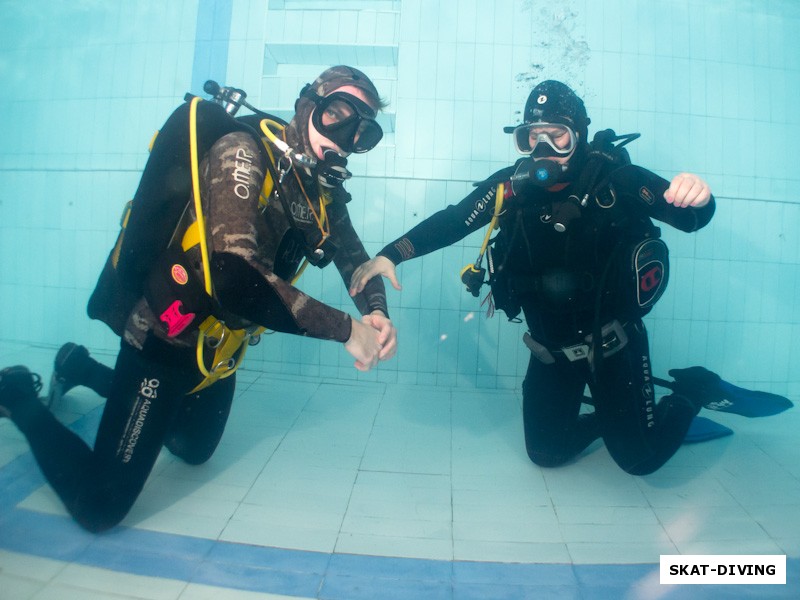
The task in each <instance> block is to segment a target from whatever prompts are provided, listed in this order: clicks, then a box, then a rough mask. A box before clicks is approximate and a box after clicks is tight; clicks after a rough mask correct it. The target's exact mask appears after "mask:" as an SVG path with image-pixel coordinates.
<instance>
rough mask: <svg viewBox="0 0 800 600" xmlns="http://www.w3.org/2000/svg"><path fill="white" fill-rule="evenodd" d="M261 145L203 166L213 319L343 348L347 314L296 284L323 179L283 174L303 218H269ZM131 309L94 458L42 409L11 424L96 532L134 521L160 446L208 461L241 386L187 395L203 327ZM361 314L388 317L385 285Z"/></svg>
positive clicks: (352, 260) (337, 212) (348, 262)
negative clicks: (176, 324)
mask: <svg viewBox="0 0 800 600" xmlns="http://www.w3.org/2000/svg"><path fill="white" fill-rule="evenodd" d="M259 143H260V142H259V141H257V139H256V138H255V137H254V136H252V135H250V134H248V133H243V132H236V133H230V134H228V135H225V136H224V137H222V138H220V140H219V141H217V142H216V143H215V144H214V145H213V146H212V148H211V150H210V151H209V152H208V154H207V156H205V157H204V158H203V161H202V163H201V188H202V194H201V195H202V197H203V203H204V213H205V217H206V228H207V231H208V238H209V243H208V245H209V254H210V262H211V265H212V269H211V271H212V273H211V277H212V281H213V283H214V289H215V293H216V296H217V298H216V308H215V313H219V314H215V316H217V317H218V318H221V319H223V320H225V322H226V323H227V324H228V325H229V326H231V327H233V328H239V327H244V326H246V325H249V324H252V323H255V324H258V325H261V326H264V327H267V328H269V329H272V330H275V331H283V332H289V333H294V334H299V335H306V336H311V337H316V338H320V339H331V340H337V341H339V342H345V341H347V339H348V338H349V336H350V330H351V320H350V316H349V315H347V314H346V313H344V312H342V311H340V310H337V309H334V308H332V307H330V306H327V305H325V304H323V303H321V302H319V301H317V300H314V299H313V298H310V297H309V296H307V295H306V294H304V293H303V292H301V291H300V290H298V289H297V288H295V287H293V286H292V285H291V284H290V283H288V280H289V279H291V277H292V276H293V275H294V273H295V272H296V270H297V268H298V265H299V264H300V261H301V259H302V257H303V253H304V250H303V247H304V243H305V241H304V239H305V237H306V236H311V237H313V236H314V234H315V233H316V232H317V223H316V222H315V220H314V217H313V212H317V214H319V211H320V208H319V198H318V197H317V189H316V188H317V182H316V179H315V178H313V177H311V176H309V175H308V174H306V173H299V174H298V176H299V177H300V181H298V179H296V178H295V174H294V173H293V172H290V173H288V174H287V175H286V177H285V179H284V180H285V185H284V187H283V189H284V191H285V195H286V196H287V197H286V200H287V201H288V202H287V206H288V207H289V209H290V210H291V211H292V212H293V216H294V227H290V223H289V220H288V219H287V217H286V215H285V214H284V206H283V204H282V203H281V202H279V201H277V200H276V198H275V197H274V196H273V197H271V198H270V199H269V201H268V202H267V205H266V208H263V207H260V205H259V195H260V193H261V190H262V184H263V181H264V169H263V164H264V161H263V160H258V157H259V154H260V153H262V152H263V147H259ZM261 156H262V157H263V154H261ZM300 182H302V186H303V187H304V189H305V190H306V192H307V193H308V194H309V201H310V203H309V201H307V200H306V198H305V196H304V195H303V192H302V191H301V183H300ZM348 198H349V196H348V195H347V192H345V191H344V189H342V188H337V189H334V191H333V194H332V202H331V203H330V204H328V206H327V216H328V222H329V225H330V232H331V239H332V240H333V242H334V243H335V245H336V246H337V247H338V250H337V252H336V254H335V257H334V262H335V264H336V266H337V268H338V270H339V271H340V273H341V275H342V277H343V279H344V280H345V282H346V283H349V280H350V276H351V274H352V272H353V270H354V268H355V266H356V265H358V264H360V263H361V262H363V261H364V260H366V259H367V258H368V257H367V254H366V252H365V251H364V248H363V246H362V244H361V242H360V240H359V239H358V236H357V235H356V233H355V231H354V230H353V227H352V224H351V222H350V218H349V216H348V212H347V208H346V206H345V201H346V200H347V199H348ZM312 209H313V211H312ZM190 222H191V219H187V220H186V221H185V223H184V224H183V227H185V226H187V225H188V224H189V223H190ZM182 233H183V231H181V230H179V235H178V236H176V239H178V240H179V239H180V237H181V235H182ZM188 258H189V262H190V263H191V265H192V266H193V267H195V268H196V269H195V270H196V273H195V275H196V276H197V277H202V270H201V261H200V258H199V250H197V249H190V250H189V257H188ZM132 303H133V304H134V308H133V310H132V311H131V312H130V314H129V315H128V318H127V320H125V319H123V320H122V321H120V323H124V332H122V333H123V335H122V344H121V350H120V353H119V355H118V357H117V362H116V366H115V368H114V369H113V370H112V369H108V368H106V367H102V366H100V365H96V366H95V373H94V374H93V376H92V379H93V380H94V381H95V382H98V381H100V383H99V384H95V385H94V386H93V387H94V389H95V390H96V391H98V393H101V394H103V395H106V394H107V397H108V401H107V402H106V406H105V410H104V412H103V416H102V420H101V423H100V426H99V429H98V433H97V438H96V442H95V445H94V448H93V449H92V448H90V447H89V446H87V445H86V444H85V443H84V442H83V441H82V440H81V439H80V438H79V437H78V436H76V435H75V434H74V433H72V432H71V431H70V430H69V429H67V428H66V427H64V426H63V425H61V424H60V423H59V422H58V421H57V420H56V419H55V418H54V417H53V416H52V414H51V413H50V412H49V411H48V410H47V409H46V408H45V407H44V406H43V405H42V404H41V403H39V402H31V403H26V404H25V405H24V406H23V407H21V408H20V409H19V410H18V411H17V412H16V413H15V414H14V416H13V419H14V421H15V423H16V424H17V425H18V427H19V428H20V430H21V431H22V432H23V433H24V434H25V435H26V437H27V438H28V440H29V442H30V445H31V448H32V451H33V453H34V455H35V456H36V459H37V461H38V463H39V465H40V467H41V469H42V471H43V473H44V475H45V477H46V478H47V479H48V481H49V482H50V484H51V485H52V486H53V488H54V490H55V491H56V493H57V494H58V495H59V497H60V498H61V500H62V501H63V502H64V504H65V506H66V507H67V509H68V510H69V512H70V513H71V514H72V515H73V517H74V518H75V519H76V520H77V521H78V522H79V523H80V524H81V525H82V526H83V527H85V528H87V529H89V530H91V531H100V530H104V529H107V528H109V527H111V526H113V525H115V524H116V523H118V522H119V521H120V520H121V519H122V518H123V517H124V516H125V515H126V514H127V513H128V511H129V510H130V508H131V506H132V505H133V503H134V501H135V500H136V498H137V497H138V495H139V493H140V491H141V489H142V487H143V486H144V483H145V481H146V479H147V477H148V475H149V473H150V471H151V469H152V467H153V465H154V463H155V461H156V458H157V457H158V455H159V452H160V451H161V448H162V446H166V447H167V448H168V449H169V450H170V451H171V452H172V453H173V454H175V455H177V456H179V457H180V458H182V459H184V460H185V461H187V462H189V463H191V464H199V463H202V462H204V461H206V460H208V458H209V457H210V456H211V455H212V453H213V452H214V450H215V449H216V447H217V444H218V442H219V440H220V438H221V436H222V433H223V430H224V427H225V423H226V421H227V418H228V413H229V410H230V406H231V400H232V398H233V393H234V388H235V375H233V376H231V377H228V378H226V379H222V380H220V381H219V382H217V383H215V384H214V385H212V386H211V387H209V388H206V389H203V390H201V391H200V392H198V393H195V394H192V395H187V393H188V392H189V391H190V390H192V389H193V388H194V387H195V385H197V384H198V383H199V381H200V379H201V376H200V373H199V371H198V368H197V365H196V363H195V342H196V340H197V335H198V330H197V323H193V324H192V326H190V327H188V328H186V329H185V330H184V331H183V332H182V333H180V334H179V335H175V336H171V337H170V336H168V335H167V329H166V327H165V324H164V323H162V322H161V321H160V319H159V318H158V317H157V316H156V314H155V312H154V310H152V309H151V307H150V304H149V302H148V301H147V300H146V299H145V298H144V297H142V298H139V299H138V300H136V299H134V301H133V302H132ZM356 305H357V307H358V309H359V311H360V312H361V313H362V314H366V313H369V312H371V311H373V310H381V311H383V312H384V313H387V309H386V299H385V291H384V288H383V283H382V282H380V281H378V280H376V284H375V285H373V286H371V287H370V288H369V289H367V290H365V293H363V294H361V295H360V296H359V297H358V298H357V299H356ZM109 306H118V304H117V303H116V302H110V303H109ZM101 390H102V391H101Z"/></svg>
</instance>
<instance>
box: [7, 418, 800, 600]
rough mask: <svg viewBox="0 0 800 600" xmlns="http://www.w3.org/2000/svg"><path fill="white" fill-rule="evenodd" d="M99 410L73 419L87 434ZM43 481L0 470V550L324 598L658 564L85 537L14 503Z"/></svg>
mask: <svg viewBox="0 0 800 600" xmlns="http://www.w3.org/2000/svg"><path fill="white" fill-rule="evenodd" d="M99 414H100V409H97V410H96V411H93V413H90V414H89V415H87V416H86V417H84V418H83V419H81V420H80V421H79V422H77V423H75V424H74V425H73V429H75V430H77V431H80V432H82V433H83V434H86V433H88V432H89V431H90V430H91V429H92V428H93V427H96V424H97V420H98V418H99ZM42 485H44V481H43V479H42V477H41V475H40V474H39V470H38V467H36V465H35V462H34V460H33V458H32V457H31V455H30V453H28V454H25V455H23V456H20V457H18V458H17V459H15V460H13V461H11V462H10V463H8V464H7V465H5V466H4V467H2V468H0V548H2V549H4V550H8V551H11V552H17V553H22V554H30V555H33V556H38V557H43V558H50V559H55V560H60V561H64V562H68V563H77V564H83V565H87V566H93V567H98V568H103V569H109V570H112V571H119V572H124V573H131V574H134V575H143V576H148V577H162V578H167V579H175V580H179V581H186V582H191V583H198V584H204V585H211V586H217V587H221V588H230V589H239V590H248V591H254V592H261V593H272V594H281V595H286V596H301V597H308V598H319V599H323V600H374V599H375V598H381V599H382V600H418V599H420V598H425V599H426V600H439V599H442V600H445V599H446V600H479V599H486V598H491V599H492V600H521V599H526V598H536V599H537V600H538V599H540V598H558V599H576V600H577V599H580V600H612V599H614V600H616V599H618V598H621V597H625V596H627V595H629V594H630V592H631V590H632V589H633V588H635V587H636V586H637V585H638V584H640V583H641V582H643V581H645V580H646V579H648V578H650V579H652V578H653V577H655V581H657V573H658V565H654V564H641V565H639V564H629V565H571V564H512V563H487V562H469V561H452V562H451V561H442V560H428V559H413V558H392V557H382V556H361V555H352V554H335V553H334V554H328V553H321V552H310V551H302V550H288V549H282V548H270V547H260V546H252V545H247V544H237V543H233V542H223V541H217V540H209V539H202V538H195V537H190V536H182V535H174V534H168V533H161V532H155V531H147V530H142V529H136V528H130V527H117V528H115V529H113V530H112V531H109V532H106V533H103V534H99V535H93V534H90V533H87V532H86V531H84V530H83V529H81V528H80V527H79V526H78V525H77V524H76V523H75V522H74V521H73V520H72V519H70V518H68V517H64V516H60V515H50V514H43V513H38V512H34V511H30V510H26V509H22V508H17V506H16V505H17V504H18V503H19V502H20V501H22V500H23V499H24V498H25V497H27V496H28V495H30V494H31V493H32V492H33V491H35V490H36V489H37V488H39V487H40V486H42ZM798 589H800V559H789V560H788V561H787V585H785V586H742V585H730V586H699V585H691V586H681V587H672V588H668V589H667V590H665V591H666V593H665V595H664V596H663V598H665V599H668V600H676V599H677V600H682V599H684V598H686V599H691V600H696V599H701V600H704V599H706V598H707V599H708V600H720V599H725V598H731V599H734V598H735V599H737V600H738V599H742V598H745V599H746V598H776V599H780V598H787V599H788V598H796V597H797V590H798Z"/></svg>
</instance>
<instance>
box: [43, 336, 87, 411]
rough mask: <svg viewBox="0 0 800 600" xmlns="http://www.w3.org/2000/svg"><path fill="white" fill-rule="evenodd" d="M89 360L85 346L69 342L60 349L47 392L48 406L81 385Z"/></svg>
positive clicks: (51, 405)
mask: <svg viewBox="0 0 800 600" xmlns="http://www.w3.org/2000/svg"><path fill="white" fill-rule="evenodd" d="M88 360H89V351H88V350H87V349H86V348H85V347H84V346H79V345H78V344H73V343H72V342H67V343H66V344H64V345H63V346H61V348H60V349H59V351H58V353H57V354H56V358H55V360H54V361H53V375H52V376H51V377H50V389H49V390H48V392H47V406H48V407H50V408H52V407H53V406H54V405H55V404H56V403H58V402H59V401H60V400H61V397H62V396H63V395H64V394H66V393H67V392H68V391H69V390H71V389H72V388H74V387H75V386H76V385H81V380H82V379H83V377H84V375H85V373H86V369H87V361H88Z"/></svg>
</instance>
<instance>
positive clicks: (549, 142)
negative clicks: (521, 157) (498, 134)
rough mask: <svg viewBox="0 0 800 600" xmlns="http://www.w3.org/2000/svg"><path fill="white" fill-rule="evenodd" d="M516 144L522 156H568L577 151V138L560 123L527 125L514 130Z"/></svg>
mask: <svg viewBox="0 0 800 600" xmlns="http://www.w3.org/2000/svg"><path fill="white" fill-rule="evenodd" d="M514 144H515V145H516V147H517V151H518V152H519V153H520V154H532V153H536V156H537V157H546V156H568V155H569V154H571V153H572V151H573V150H574V149H575V145H576V136H575V133H574V132H573V131H572V129H570V128H569V127H567V126H566V125H561V124H559V123H525V124H524V125H520V126H519V127H516V128H515V129H514Z"/></svg>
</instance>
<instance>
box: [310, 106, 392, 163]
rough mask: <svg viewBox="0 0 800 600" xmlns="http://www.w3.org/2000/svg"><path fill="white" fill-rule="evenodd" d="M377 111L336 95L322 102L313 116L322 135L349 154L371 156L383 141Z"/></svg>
mask: <svg viewBox="0 0 800 600" xmlns="http://www.w3.org/2000/svg"><path fill="white" fill-rule="evenodd" d="M375 117H376V114H375V111H374V110H373V109H372V107H371V106H370V105H369V104H367V103H366V102H364V101H362V100H361V99H359V98H356V97H355V96H353V95H351V94H346V93H343V92H334V93H333V94H330V95H329V96H325V97H324V98H320V99H319V101H318V102H317V109H316V111H315V114H314V116H313V119H314V126H315V127H316V128H317V129H318V130H319V132H320V133H321V134H322V135H324V136H325V137H327V138H328V139H329V140H331V141H332V142H333V143H335V144H336V145H337V146H339V148H341V149H342V150H344V151H345V152H367V151H368V150H372V148H374V147H375V145H376V144H377V143H378V142H379V141H380V140H381V138H382V137H383V130H382V129H381V126H380V125H378V123H377V122H376V121H375Z"/></svg>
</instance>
